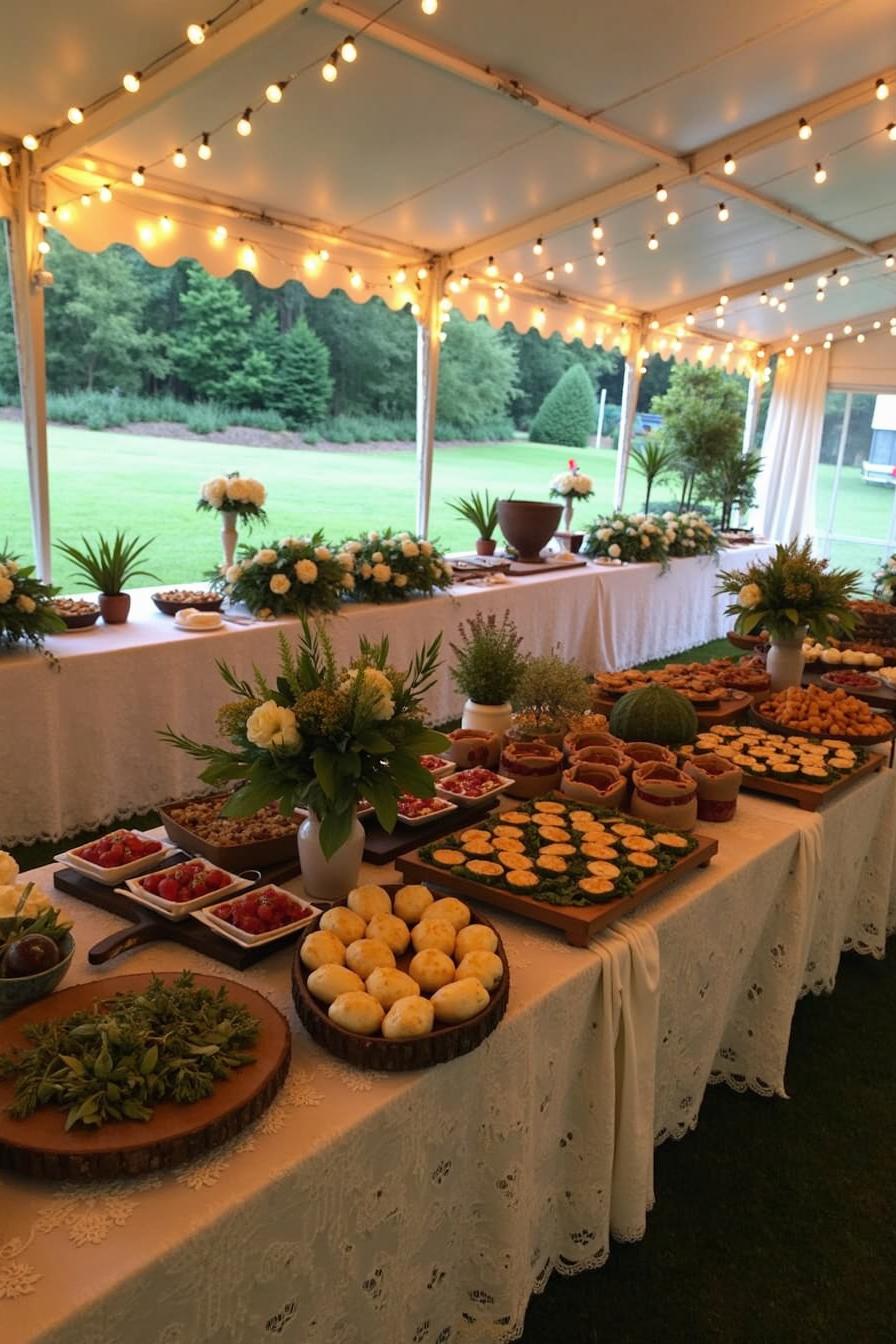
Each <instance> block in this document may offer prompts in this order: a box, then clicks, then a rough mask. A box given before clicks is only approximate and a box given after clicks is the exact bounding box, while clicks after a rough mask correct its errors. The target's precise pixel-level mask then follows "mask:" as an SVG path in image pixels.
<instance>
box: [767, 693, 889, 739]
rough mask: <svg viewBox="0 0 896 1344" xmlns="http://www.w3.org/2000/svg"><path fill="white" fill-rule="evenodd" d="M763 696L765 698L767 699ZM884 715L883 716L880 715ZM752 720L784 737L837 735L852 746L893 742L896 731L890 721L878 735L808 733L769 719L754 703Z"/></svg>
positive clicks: (837, 737) (832, 736) (831, 736)
mask: <svg viewBox="0 0 896 1344" xmlns="http://www.w3.org/2000/svg"><path fill="white" fill-rule="evenodd" d="M767 698H768V697H767V696H763V699H767ZM880 717H883V716H880ZM750 722H751V723H755V724H756V725H757V727H759V728H767V729H768V731H769V732H770V733H781V734H782V735H783V736H784V737H798V736H799V735H800V734H802V735H803V736H805V737H810V736H812V737H818V738H822V737H830V738H834V737H836V739H837V741H838V742H848V743H849V745H850V746H851V747H879V746H881V745H882V743H884V742H892V740H893V734H894V733H896V724H893V723H891V722H888V721H887V720H886V719H884V722H885V723H887V731H886V732H881V733H879V734H878V735H877V736H876V737H847V736H846V734H845V733H836V734H835V733H825V732H821V733H812V734H810V733H806V732H805V730H804V729H803V728H790V727H788V725H787V724H786V723H778V721H777V719H767V718H766V717H765V715H764V714H760V713H759V710H758V709H757V708H756V706H755V705H754V706H753V708H752V709H751V710H750Z"/></svg>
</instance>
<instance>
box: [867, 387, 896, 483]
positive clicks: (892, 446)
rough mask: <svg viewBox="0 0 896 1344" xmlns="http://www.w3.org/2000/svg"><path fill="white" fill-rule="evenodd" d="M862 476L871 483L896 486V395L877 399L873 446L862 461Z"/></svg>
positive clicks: (873, 423)
mask: <svg viewBox="0 0 896 1344" xmlns="http://www.w3.org/2000/svg"><path fill="white" fill-rule="evenodd" d="M862 478H863V479H864V480H866V481H868V482H869V483H870V484H871V485H894V486H896V396H891V395H887V396H880V397H877V398H876V399H875V402H874V415H873V417H872V419H871V447H870V448H869V449H868V456H867V458H866V459H865V461H864V462H863V463H862Z"/></svg>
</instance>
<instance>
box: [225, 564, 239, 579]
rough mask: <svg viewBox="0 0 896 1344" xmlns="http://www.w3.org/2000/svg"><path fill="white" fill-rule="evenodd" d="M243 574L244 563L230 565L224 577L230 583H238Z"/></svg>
mask: <svg viewBox="0 0 896 1344" xmlns="http://www.w3.org/2000/svg"><path fill="white" fill-rule="evenodd" d="M242 576H243V567H242V565H228V566H227V569H226V570H225V571H224V577H225V579H226V580H227V582H228V583H236V581H237V579H241V578H242Z"/></svg>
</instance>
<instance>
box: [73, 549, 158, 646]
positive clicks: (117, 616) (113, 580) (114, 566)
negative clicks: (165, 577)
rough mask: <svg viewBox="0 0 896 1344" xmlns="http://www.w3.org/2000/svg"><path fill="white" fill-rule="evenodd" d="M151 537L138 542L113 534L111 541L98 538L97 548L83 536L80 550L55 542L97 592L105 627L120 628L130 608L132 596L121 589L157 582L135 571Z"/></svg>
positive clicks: (152, 575) (76, 570) (138, 569)
mask: <svg viewBox="0 0 896 1344" xmlns="http://www.w3.org/2000/svg"><path fill="white" fill-rule="evenodd" d="M153 540H154V538H150V540H149V541H141V540H140V538H139V537H131V538H128V537H126V536H125V535H124V533H123V532H116V533H115V536H114V537H113V539H112V540H111V541H109V540H107V538H106V537H98V538H97V542H96V547H94V546H92V545H91V543H90V542H89V541H88V540H87V538H86V537H82V538H81V548H79V547H77V546H72V545H71V544H70V543H69V542H67V541H59V542H57V543H56V549H57V550H58V551H61V552H62V554H63V555H64V556H65V558H66V559H67V560H68V561H69V563H70V564H71V565H72V566H73V568H74V570H75V573H76V574H78V575H79V576H80V577H81V578H83V579H86V580H87V582H88V583H89V584H91V585H92V586H93V587H94V588H96V589H97V590H98V601H99V604H100V612H101V613H102V617H103V620H104V621H105V622H106V624H107V625H123V624H124V622H125V621H126V620H127V618H128V612H129V611H130V609H131V595H130V593H126V592H125V591H124V586H125V584H126V583H128V582H129V581H130V580H131V579H137V578H145V579H158V575H157V574H151V573H150V572H149V570H148V569H140V568H138V566H139V564H140V560H141V557H142V556H143V554H144V552H145V551H146V550H147V549H148V548H149V547H150V546H151V545H152V543H153Z"/></svg>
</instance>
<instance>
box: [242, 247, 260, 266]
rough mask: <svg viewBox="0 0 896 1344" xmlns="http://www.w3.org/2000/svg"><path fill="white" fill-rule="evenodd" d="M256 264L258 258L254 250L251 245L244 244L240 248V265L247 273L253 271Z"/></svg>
mask: <svg viewBox="0 0 896 1344" xmlns="http://www.w3.org/2000/svg"><path fill="white" fill-rule="evenodd" d="M257 264H258V257H257V256H256V255H255V248H254V247H253V246H252V244H251V243H245V244H244V245H243V247H242V248H240V265H241V266H242V267H243V268H244V269H245V270H247V271H254V270H255V267H256V265H257Z"/></svg>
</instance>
